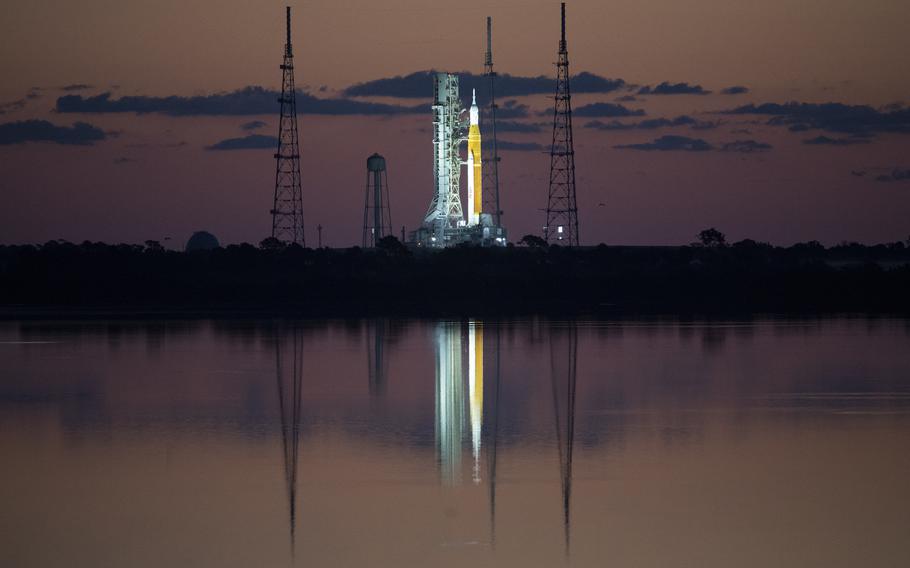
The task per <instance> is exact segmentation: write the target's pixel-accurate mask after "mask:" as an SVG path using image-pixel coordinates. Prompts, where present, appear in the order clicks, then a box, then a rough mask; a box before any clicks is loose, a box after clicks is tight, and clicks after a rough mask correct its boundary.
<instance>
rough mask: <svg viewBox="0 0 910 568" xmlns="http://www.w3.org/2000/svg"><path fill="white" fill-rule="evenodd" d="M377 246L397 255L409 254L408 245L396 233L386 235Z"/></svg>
mask: <svg viewBox="0 0 910 568" xmlns="http://www.w3.org/2000/svg"><path fill="white" fill-rule="evenodd" d="M376 248H378V249H379V250H383V251H385V252H387V253H389V254H392V255H397V256H401V255H406V254H408V247H406V246H404V245H403V244H402V243H401V241H399V240H398V238H397V237H395V236H394V235H386V236H385V237H382V238H381V239H379V242H377V243H376Z"/></svg>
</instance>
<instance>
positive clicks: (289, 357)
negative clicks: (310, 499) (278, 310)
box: [275, 327, 303, 555]
mask: <svg viewBox="0 0 910 568" xmlns="http://www.w3.org/2000/svg"><path fill="white" fill-rule="evenodd" d="M286 342H290V343H291V346H290V349H286V350H284V351H283V350H282V347H283V345H284V344H285V343H286ZM275 379H276V382H277V386H278V412H279V415H280V417H281V448H282V453H283V456H282V457H283V458H284V460H283V461H284V481H285V486H286V488H287V498H288V514H289V526H290V531H291V532H290V537H291V554H292V555H293V554H294V550H295V548H296V542H297V538H296V530H297V471H298V470H297V467H298V464H299V462H300V428H301V417H302V401H303V396H302V393H303V335H302V333H301V332H300V330H298V329H297V328H296V327H295V328H294V329H293V330H291V331H289V332H284V331H282V330H279V331H278V336H277V337H276V339H275Z"/></svg>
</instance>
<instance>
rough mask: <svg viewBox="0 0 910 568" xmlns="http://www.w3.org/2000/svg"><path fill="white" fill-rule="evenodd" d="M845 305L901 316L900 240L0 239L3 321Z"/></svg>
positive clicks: (687, 311)
mask: <svg viewBox="0 0 910 568" xmlns="http://www.w3.org/2000/svg"><path fill="white" fill-rule="evenodd" d="M396 242H397V241H396ZM844 313H870V314H873V313H874V314H910V248H907V247H906V246H905V245H904V244H903V243H894V244H891V245H876V246H863V245H856V244H849V245H841V246H838V247H831V248H824V247H822V246H821V245H818V244H817V243H805V244H800V245H795V246H793V247H788V248H781V247H772V246H770V245H765V244H762V243H755V242H752V241H743V242H740V243H735V244H733V245H729V246H727V245H725V246H716V247H706V246H680V247H647V246H642V247H625V246H619V247H613V246H604V245H601V246H596V247H583V248H582V247H580V248H575V249H571V248H560V247H508V248H497V249H481V248H469V247H465V248H453V249H446V250H443V251H439V252H436V253H427V252H423V251H418V252H416V253H415V252H411V251H409V250H407V249H406V248H404V247H403V246H400V244H398V245H397V246H392V247H386V248H381V249H360V248H350V249H316V250H314V249H304V248H301V247H294V246H291V247H286V248H282V249H262V248H256V247H253V246H251V245H232V246H229V247H226V248H218V249H214V250H209V251H199V252H193V253H178V252H173V251H165V250H163V249H158V248H154V247H142V246H135V245H104V244H100V243H84V244H82V245H74V244H69V243H50V244H48V245H43V246H40V247H34V246H0V318H3V319H16V318H27V319H31V318H39V319H48V318H54V317H70V318H99V317H110V318H125V317H126V318H128V317H156V318H161V317H164V318H167V317H179V318H186V317H240V318H245V317H285V316H287V317H294V316H301V317H311V316H312V317H361V316H392V317H397V316H401V317H475V316H488V317H497V316H531V315H547V316H556V317H559V316H566V317H569V316H596V317H604V316H606V317H610V316H616V317H629V316H635V315H646V316H654V315H662V314H663V315H671V314H675V315H707V316H712V315H716V316H723V315H733V316H737V315H743V316H749V315H754V314H794V315H797V314H806V315H812V314H844Z"/></svg>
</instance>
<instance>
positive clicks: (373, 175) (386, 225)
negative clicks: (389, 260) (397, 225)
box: [363, 154, 392, 248]
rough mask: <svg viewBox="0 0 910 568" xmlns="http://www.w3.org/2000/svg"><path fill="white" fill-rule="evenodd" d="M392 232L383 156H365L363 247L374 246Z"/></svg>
mask: <svg viewBox="0 0 910 568" xmlns="http://www.w3.org/2000/svg"><path fill="white" fill-rule="evenodd" d="M391 234H392V211H391V209H390V208H389V179H388V174H387V173H386V167H385V158H383V157H382V156H380V155H379V154H373V155H372V156H370V157H369V158H367V183H366V196H365V198H364V204H363V247H364V248H367V247H375V246H376V243H378V242H379V239H381V238H382V237H386V236H389V235H391Z"/></svg>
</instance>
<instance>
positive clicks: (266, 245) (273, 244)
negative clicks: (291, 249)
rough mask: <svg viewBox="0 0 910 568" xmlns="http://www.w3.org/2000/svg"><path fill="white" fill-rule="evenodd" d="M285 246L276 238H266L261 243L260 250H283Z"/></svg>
mask: <svg viewBox="0 0 910 568" xmlns="http://www.w3.org/2000/svg"><path fill="white" fill-rule="evenodd" d="M284 247H285V244H284V243H283V242H281V241H279V240H278V239H276V238H275V237H266V238H264V239H262V240H261V241H259V248H261V249H262V250H282V249H284Z"/></svg>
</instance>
